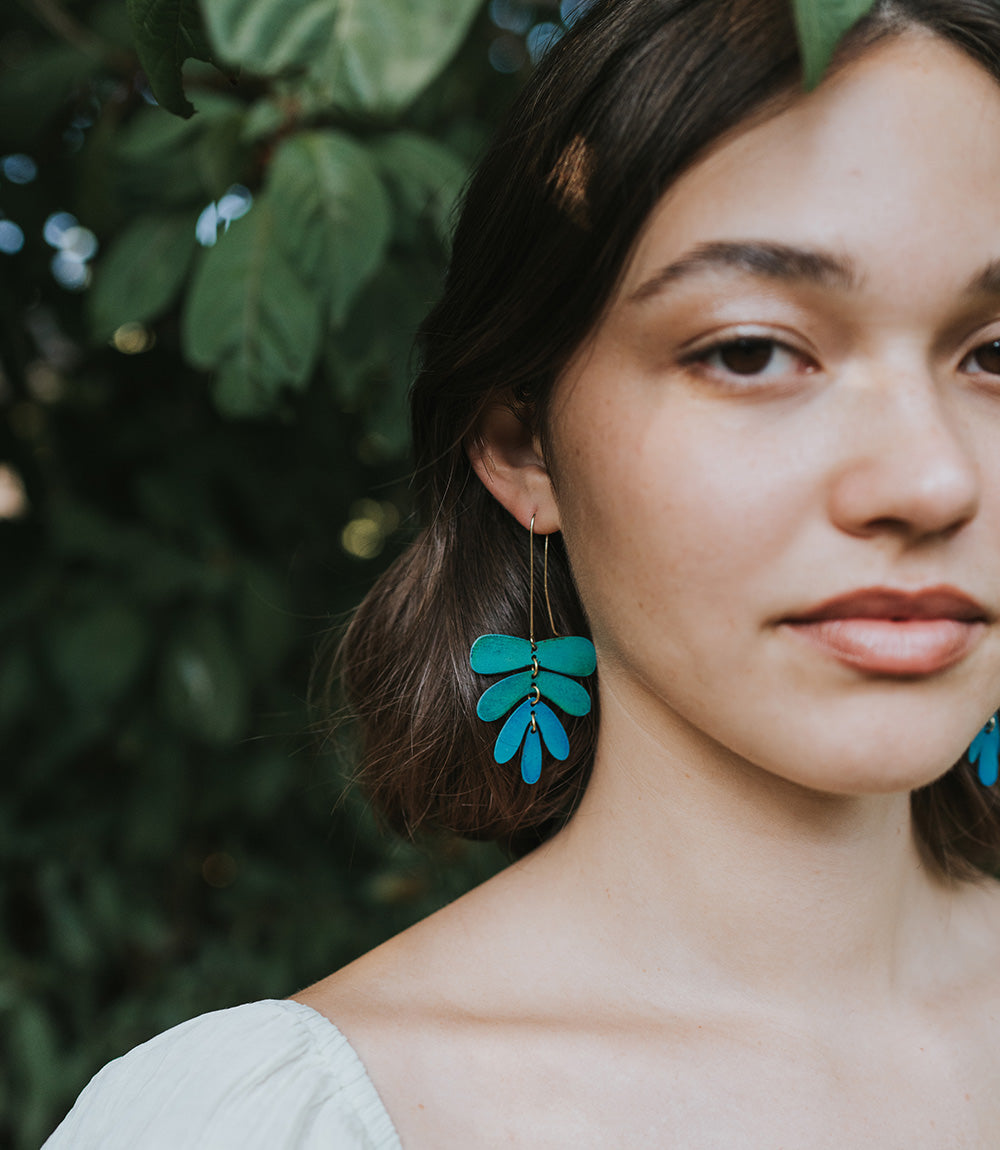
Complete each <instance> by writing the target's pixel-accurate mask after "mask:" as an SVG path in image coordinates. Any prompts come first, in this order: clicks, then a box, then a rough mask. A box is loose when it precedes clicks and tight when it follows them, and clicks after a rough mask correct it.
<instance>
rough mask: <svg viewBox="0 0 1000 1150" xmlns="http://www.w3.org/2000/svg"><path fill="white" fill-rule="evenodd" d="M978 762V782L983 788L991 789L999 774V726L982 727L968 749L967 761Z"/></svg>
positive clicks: (995, 724)
mask: <svg viewBox="0 0 1000 1150" xmlns="http://www.w3.org/2000/svg"><path fill="white" fill-rule="evenodd" d="M977 759H978V760H979V771H978V774H979V781H980V782H981V783H982V784H983V786H984V787H992V786H993V784H994V783H995V782H996V781H997V776H998V774H1000V761H998V760H1000V725H998V724H997V723H994V724H993V728H992V730H991V729H990V728H989V725H987V726H985V727H983V729H982V730H981V731H980V732H979V734H978V735H976V737H975V738H974V739H973V740H972V745H971V746H970V747H969V761H970V762H972V763H975V762H976V760H977Z"/></svg>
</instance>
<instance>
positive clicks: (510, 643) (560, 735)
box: [469, 515, 597, 783]
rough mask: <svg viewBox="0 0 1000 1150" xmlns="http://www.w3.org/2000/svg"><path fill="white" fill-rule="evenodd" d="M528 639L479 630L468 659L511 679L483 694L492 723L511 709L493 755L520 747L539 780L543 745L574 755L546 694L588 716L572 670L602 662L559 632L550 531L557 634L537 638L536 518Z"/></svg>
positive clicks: (503, 758)
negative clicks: (539, 640)
mask: <svg viewBox="0 0 1000 1150" xmlns="http://www.w3.org/2000/svg"><path fill="white" fill-rule="evenodd" d="M528 547H529V548H530V551H529V556H530V557H529V561H528V571H529V576H528V587H529V590H528V638H527V639H519V638H518V637H517V636H515V635H480V636H479V638H478V639H477V640H476V641H475V642H474V643H473V644H472V650H471V651H470V652H469V664H470V666H471V667H472V669H473V671H476V672H477V673H478V674H480V675H499V674H506V673H507V672H514V673H513V674H507V676H506V678H504V679H501V680H500V681H499V682H498V683H494V684H493V686H492V687H487V688H486V690H485V691H484V692H483V693H482V695H481V696H480V697H479V703H478V704H477V706H476V714H477V715H478V716H479V717H480V718H481V719H484V720H485V721H486V722H493V720H495V719H499V718H500V717H501V716H503V715H506V714H507V712H508V711H510V709H511V707H515V704H519V705H518V706H516V708H515V710H514V711H513V712H512V713H511V714H510V716H509V717H508V719H507V721H506V722H505V723H504V725H503V727H502V728H501V729H500V734H499V735H497V738H496V742H495V743H494V745H493V758H494V759H495V760H496V761H497V762H498V763H508V762H510V760H511V759H512V758H513V757H514V756H515V755H516V754H517V752H518V750H519V749H520V751H521V778H522V779H524V781H525V782H526V783H537V782H538V779H539V776H540V775H541V772H542V746H543V744H544V746H545V748H546V749H547V750H548V752H549V754H551V755H552V756H553V758H556V759H560V760H562V759H565V758H567V756H568V755H569V736H568V735H567V734H566V729H565V727H563V725H562V722H561V721H560V719H559V717H558V716H557V715H556V713H555V711H553V710H552V708H551V707H549V706H548V705H547V704H546V703H544V702H542V700H543V699H548V701H549V702H550V703H554V704H555V705H556V706H557V707H559V708H560V710H562V711H565V712H566V714H567V715H586V714H587V712H588V711H589V710H590V695H588V694H587V691H586V690H585V688H584V687H582V686H581V685H580V684H579V683H578V682H576V680H575V679H571V678H569V676H570V675H577V676H585V675H592V674H593V673H594V670H595V669H596V667H597V656H596V655H595V653H594V644H593V643H591V641H590V640H589V639H584V638H582V637H581V636H579V635H559V634H558V633H557V631H556V627H555V623H554V622H553V621H552V605H551V604H550V603H549V537H548V536H547V535H546V536H545V575H544V584H545V606H546V609H547V611H548V615H549V626H550V627H551V628H552V635H553V638H551V639H542V640H541V642H536V641H535V517H534V515H532V517H531V523H530V524H529V525H528Z"/></svg>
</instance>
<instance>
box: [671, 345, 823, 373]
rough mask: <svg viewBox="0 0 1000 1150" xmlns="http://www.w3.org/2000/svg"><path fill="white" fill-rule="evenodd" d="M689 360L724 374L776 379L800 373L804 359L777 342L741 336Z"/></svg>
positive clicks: (708, 349)
mask: <svg viewBox="0 0 1000 1150" xmlns="http://www.w3.org/2000/svg"><path fill="white" fill-rule="evenodd" d="M691 358H692V361H693V362H695V363H699V364H701V365H702V366H703V367H707V368H709V369H710V370H712V371H715V372H718V373H720V374H723V375H742V376H768V377H770V376H778V375H784V374H786V373H788V372H790V371H796V370H801V369H802V365H803V357H802V356H800V355H797V354H796V353H795V352H793V351H792V350H791V349H790V348H787V347H784V346H783V345H782V344H780V343H778V341H777V340H774V339H768V338H766V337H764V336H754V335H748V336H740V337H739V338H737V339H729V340H726V341H725V343H718V344H716V345H715V346H714V347H710V348H707V349H705V350H704V351H700V352H698V353H697V354H696V355H694V356H692V357H691Z"/></svg>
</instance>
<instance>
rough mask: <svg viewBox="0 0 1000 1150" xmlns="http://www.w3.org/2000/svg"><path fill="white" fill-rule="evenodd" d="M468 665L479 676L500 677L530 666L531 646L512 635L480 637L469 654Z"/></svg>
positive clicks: (526, 641)
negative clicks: (508, 672)
mask: <svg viewBox="0 0 1000 1150" xmlns="http://www.w3.org/2000/svg"><path fill="white" fill-rule="evenodd" d="M469 665H470V666H471V667H472V669H473V671H478V672H479V674H480V675H501V674H503V673H504V672H506V671H516V670H518V668H519V667H530V666H531V644H530V643H529V642H528V640H527V639H518V638H516V637H515V636H514V635H480V636H479V638H478V639H477V640H476V641H475V643H473V644H472V650H471V651H470V652H469Z"/></svg>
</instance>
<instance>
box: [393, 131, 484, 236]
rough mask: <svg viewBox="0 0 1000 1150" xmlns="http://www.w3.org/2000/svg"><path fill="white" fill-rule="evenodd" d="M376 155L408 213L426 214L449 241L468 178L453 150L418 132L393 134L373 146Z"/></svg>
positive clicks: (464, 167) (461, 161)
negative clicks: (453, 212) (454, 211)
mask: <svg viewBox="0 0 1000 1150" xmlns="http://www.w3.org/2000/svg"><path fill="white" fill-rule="evenodd" d="M372 154H373V155H374V157H375V161H376V163H377V164H378V165H379V167H380V168H381V169H382V172H383V174H384V175H385V177H386V178H387V179H388V181H389V184H390V186H391V187H392V189H393V191H394V192H395V194H396V196H397V198H398V200H399V203H400V207H401V208H402V209H403V210H404V212H406V213H408V214H409V215H411V216H420V215H423V214H425V213H426V214H427V215H428V216H429V217H430V219H431V221H432V223H433V224H434V227H435V230H436V231H437V233H438V236H439V237H440V238H441V240H442V241H444V242H447V241H448V239H449V238H450V235H451V226H452V218H451V217H452V209H453V208H454V206H455V201H456V199H457V198H458V194H459V192H461V190H462V185H463V184H464V183H465V178H466V176H467V175H468V168H467V166H466V164H465V162H464V161H463V160H462V159H461V158H460V157H459V156H457V155H456V154H455V153H454V152H453V151H452V150H451V149H450V148H446V147H445V146H444V145H443V144H439V143H437V141H436V140H431V139H428V137H427V136H420V135H418V134H417V133H416V132H393V133H392V134H391V135H388V136H385V137H384V138H383V139H380V140H377V141H376V142H375V144H373V146H372Z"/></svg>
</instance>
